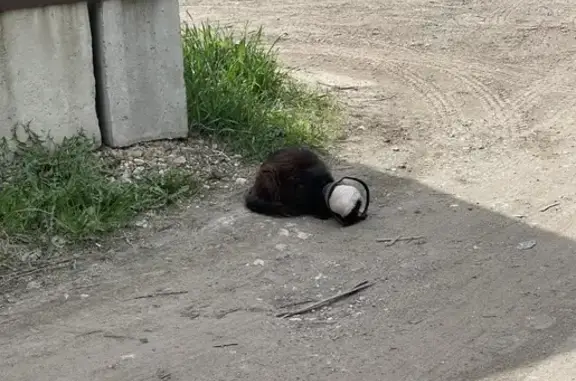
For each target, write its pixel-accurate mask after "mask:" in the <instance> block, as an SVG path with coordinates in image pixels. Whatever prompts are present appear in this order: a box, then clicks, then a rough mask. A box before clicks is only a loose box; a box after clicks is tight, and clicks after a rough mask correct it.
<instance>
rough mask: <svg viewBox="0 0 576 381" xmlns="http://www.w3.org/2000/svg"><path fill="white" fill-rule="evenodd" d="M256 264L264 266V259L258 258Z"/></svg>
mask: <svg viewBox="0 0 576 381" xmlns="http://www.w3.org/2000/svg"><path fill="white" fill-rule="evenodd" d="M254 266H264V261H263V260H262V259H257V260H255V261H254Z"/></svg>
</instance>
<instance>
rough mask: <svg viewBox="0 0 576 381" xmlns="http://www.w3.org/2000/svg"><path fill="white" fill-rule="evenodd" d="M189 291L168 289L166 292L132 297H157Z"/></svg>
mask: <svg viewBox="0 0 576 381" xmlns="http://www.w3.org/2000/svg"><path fill="white" fill-rule="evenodd" d="M187 293H188V291H166V292H157V293H154V294H146V295H140V296H136V297H135V298H132V300H135V299H146V298H156V297H158V296H170V295H182V294H187Z"/></svg>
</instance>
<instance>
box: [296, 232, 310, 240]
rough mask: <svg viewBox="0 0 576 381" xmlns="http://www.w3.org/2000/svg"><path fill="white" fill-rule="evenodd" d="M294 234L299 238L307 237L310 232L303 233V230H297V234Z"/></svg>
mask: <svg viewBox="0 0 576 381" xmlns="http://www.w3.org/2000/svg"><path fill="white" fill-rule="evenodd" d="M296 236H297V237H298V238H300V239H308V238H309V237H310V236H311V234H309V233H304V232H298V234H296Z"/></svg>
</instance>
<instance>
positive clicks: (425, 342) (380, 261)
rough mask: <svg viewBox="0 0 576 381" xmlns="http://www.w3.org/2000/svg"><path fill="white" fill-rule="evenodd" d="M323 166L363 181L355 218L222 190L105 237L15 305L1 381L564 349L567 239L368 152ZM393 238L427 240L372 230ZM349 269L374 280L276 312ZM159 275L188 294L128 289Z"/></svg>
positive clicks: (471, 365) (291, 370) (526, 360)
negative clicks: (175, 224) (329, 217)
mask: <svg viewBox="0 0 576 381" xmlns="http://www.w3.org/2000/svg"><path fill="white" fill-rule="evenodd" d="M335 173H336V174H337V175H343V174H353V175H355V176H358V177H363V178H364V179H366V180H367V181H368V182H369V184H370V186H371V191H372V193H373V201H372V206H371V216H370V218H369V219H368V220H367V221H365V222H364V223H362V224H359V225H355V226H352V227H349V228H346V229H341V228H340V227H339V226H338V225H337V224H336V223H335V222H333V221H329V222H322V221H317V220H313V219H309V218H304V219H289V220H288V219H287V220H280V219H267V218H263V217H261V216H255V215H251V214H248V213H247V212H246V211H245V210H244V209H243V208H242V206H241V205H240V204H239V203H238V202H237V200H233V201H232V203H231V204H230V205H219V206H218V207H215V208H214V210H211V211H210V213H212V218H211V220H210V222H209V223H207V224H205V225H204V226H203V227H200V228H197V229H195V230H194V231H191V230H192V229H187V228H182V227H181V228H173V229H168V230H165V231H162V232H158V233H156V234H155V235H154V236H151V237H150V238H149V240H150V241H151V242H155V243H156V244H155V245H154V246H153V248H152V249H150V248H148V249H139V250H135V251H133V252H131V253H130V254H126V253H124V254H123V255H122V253H120V254H119V256H121V257H123V258H126V256H128V255H131V256H133V263H132V264H131V265H126V266H122V268H118V267H114V266H113V265H109V267H106V268H101V269H100V271H99V272H98V279H99V280H98V281H93V282H92V284H93V285H94V286H93V289H92V290H89V291H87V290H86V289H85V288H84V289H82V290H76V289H74V286H73V284H75V283H73V282H71V283H70V284H69V285H63V286H60V287H59V291H58V292H52V293H50V292H45V293H43V294H42V295H43V296H44V298H45V299H44V300H43V301H42V304H40V302H39V300H40V299H38V298H37V299H35V303H36V306H37V307H36V308H34V307H33V306H32V305H31V304H30V303H28V305H26V304H25V303H24V304H22V305H23V306H24V305H26V307H20V308H18V307H14V308H13V309H12V312H11V313H10V314H9V315H10V316H9V317H8V318H4V319H5V320H4V322H3V323H0V324H1V325H0V327H1V329H2V333H1V337H3V339H2V341H3V342H5V343H7V345H3V346H2V349H0V368H2V369H5V370H8V372H9V376H8V378H7V379H8V380H36V379H37V378H36V377H37V375H38V374H40V373H41V374H44V375H45V377H46V378H44V379H45V380H52V379H60V380H79V379H82V380H140V379H154V377H155V376H154V375H158V374H160V373H161V372H165V373H169V374H170V377H171V379H173V380H192V379H194V380H211V381H214V380H266V381H272V380H298V379H300V380H327V379H330V380H331V381H334V380H352V379H360V377H361V378H362V379H365V380H374V381H381V380H383V379H385V380H387V381H396V380H398V381H399V380H442V381H451V380H458V381H471V380H479V379H481V378H483V377H487V376H489V375H491V374H495V373H497V372H500V371H502V370H505V369H513V368H517V367H521V366H524V365H527V364H531V363H534V362H537V361H539V360H542V359H544V358H546V357H548V356H550V355H552V354H554V353H556V352H557V351H567V350H570V349H572V348H571V347H570V345H569V344H567V340H568V339H569V337H570V336H571V335H572V333H573V331H574V328H575V327H576V320H575V318H574V316H575V315H574V308H575V307H576V279H575V278H576V272H575V271H574V269H576V256H575V255H574V254H575V247H576V245H575V244H574V242H572V241H571V240H568V239H565V238H562V237H559V236H557V235H555V234H552V233H550V232H545V231H542V230H538V229H535V228H532V227H529V226H528V225H526V224H524V223H522V222H521V221H520V220H513V219H510V218H507V217H504V216H502V215H499V214H496V213H493V212H491V211H488V210H486V209H484V208H481V207H479V206H477V205H473V204H470V203H467V202H464V201H462V200H457V199H455V198H454V197H452V196H450V195H448V194H444V193H441V192H438V191H436V190H433V189H430V188H428V187H426V186H423V185H421V184H419V183H416V182H414V181H411V180H408V179H403V178H397V177H391V176H388V175H385V174H383V173H380V172H378V171H375V170H373V169H371V168H367V167H358V166H355V167H354V168H353V169H347V170H346V171H345V172H342V171H338V170H337V168H336V169H335ZM494 191H495V192H498V190H497V189H495V190H494ZM189 217H190V218H192V217H193V215H192V216H182V219H181V221H186V219H188V218H189ZM399 236H402V237H408V236H422V237H424V238H423V239H421V240H416V241H402V240H400V241H397V242H395V243H394V244H393V245H387V244H386V243H382V242H377V239H380V238H395V237H399ZM534 243H535V245H534V246H533V247H531V246H532V245H533V244H534ZM93 266H94V265H89V264H86V266H85V267H83V270H82V271H83V272H85V273H86V272H90V274H91V275H90V276H91V278H90V279H95V278H94V277H95V275H94V267H93ZM99 266H103V265H101V264H99ZM79 276H80V275H79ZM362 280H378V282H377V283H376V285H375V286H374V287H372V288H369V289H368V290H366V291H364V292H362V293H360V294H358V295H356V296H353V297H350V298H348V299H346V300H345V301H342V302H339V303H336V304H333V305H332V306H331V307H329V308H327V309H324V310H322V311H318V312H313V313H309V314H306V315H301V316H299V317H296V318H294V319H291V320H290V319H279V318H276V317H275V316H274V315H275V314H276V313H277V312H278V311H279V310H282V308H281V307H282V306H284V305H286V304H290V303H295V302H298V301H302V300H307V299H318V298H321V297H326V296H330V295H332V294H334V293H335V292H337V291H338V290H340V289H342V288H347V287H350V286H353V285H354V284H356V283H358V282H359V281H362ZM104 285H105V286H104ZM167 287H170V288H171V289H173V290H182V289H183V290H187V291H188V294H183V295H175V296H169V297H162V298H143V299H131V298H133V297H134V296H136V295H140V294H146V293H149V292H154V291H156V290H159V289H165V288H167ZM63 292H67V293H68V294H69V295H70V297H69V298H67V301H66V302H64V301H62V300H61V295H62V293H63ZM81 293H84V294H89V295H90V297H86V298H81V297H79V296H78V295H80V294H81ZM50 298H52V299H50ZM40 305H41V306H42V308H39V307H38V306H40ZM5 316H7V315H5ZM56 322H57V323H56ZM31 329H33V330H34V332H36V334H35V335H31V334H30V330H31ZM106 332H113V333H115V334H116V335H119V334H121V335H124V336H126V337H132V338H140V340H137V339H134V340H133V339H130V338H128V339H126V338H125V339H118V338H114V335H108V336H106V335H105V334H104V333H106ZM143 337H145V339H146V340H142V338H143ZM228 345H230V346H228ZM123 356H124V357H123ZM126 356H128V357H126ZM159 372H160V373H159ZM158 377H160V376H158Z"/></svg>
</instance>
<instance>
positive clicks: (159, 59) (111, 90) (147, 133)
mask: <svg viewBox="0 0 576 381" xmlns="http://www.w3.org/2000/svg"><path fill="white" fill-rule="evenodd" d="M90 7H91V8H90V11H91V17H92V28H93V33H94V40H95V45H94V49H95V53H96V54H95V62H94V65H95V70H96V78H97V83H98V94H99V95H98V109H99V116H100V123H101V125H100V127H101V130H102V139H103V140H104V143H105V144H106V145H108V146H111V147H123V146H129V145H132V144H134V143H138V142H142V141H150V140H159V139H172V138H181V137H186V136H187V134H188V122H187V119H188V118H187V112H186V91H185V88H184V79H183V63H182V47H181V42H180V18H179V15H178V10H179V6H178V0H153V1H150V0H108V1H105V2H102V3H99V4H94V5H91V6H90Z"/></svg>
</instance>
